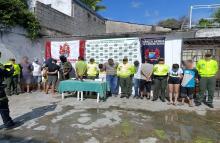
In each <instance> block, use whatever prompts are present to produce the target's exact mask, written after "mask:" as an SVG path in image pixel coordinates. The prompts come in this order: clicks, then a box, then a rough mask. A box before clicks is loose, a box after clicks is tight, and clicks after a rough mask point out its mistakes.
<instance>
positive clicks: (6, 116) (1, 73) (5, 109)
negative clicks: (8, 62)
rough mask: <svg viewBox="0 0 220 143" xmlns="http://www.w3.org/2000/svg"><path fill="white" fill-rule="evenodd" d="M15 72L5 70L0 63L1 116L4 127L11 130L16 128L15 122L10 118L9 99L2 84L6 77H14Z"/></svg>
mask: <svg viewBox="0 0 220 143" xmlns="http://www.w3.org/2000/svg"><path fill="white" fill-rule="evenodd" d="M12 74H13V71H8V70H6V69H5V68H4V65H2V64H1V63H0V114H1V117H2V120H3V123H4V127H6V128H10V127H12V126H14V122H13V121H12V119H11V117H10V111H9V106H8V98H7V96H6V94H5V91H4V88H5V85H4V84H2V83H3V81H4V78H5V77H8V76H12Z"/></svg>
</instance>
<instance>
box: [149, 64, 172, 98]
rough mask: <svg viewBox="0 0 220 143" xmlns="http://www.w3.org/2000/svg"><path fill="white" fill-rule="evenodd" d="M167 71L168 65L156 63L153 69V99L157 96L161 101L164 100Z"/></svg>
mask: <svg viewBox="0 0 220 143" xmlns="http://www.w3.org/2000/svg"><path fill="white" fill-rule="evenodd" d="M168 72H169V66H167V65H165V64H156V65H155V66H154V69H153V75H154V97H153V101H155V100H157V99H158V97H160V99H161V100H162V101H165V92H166V88H167V76H168Z"/></svg>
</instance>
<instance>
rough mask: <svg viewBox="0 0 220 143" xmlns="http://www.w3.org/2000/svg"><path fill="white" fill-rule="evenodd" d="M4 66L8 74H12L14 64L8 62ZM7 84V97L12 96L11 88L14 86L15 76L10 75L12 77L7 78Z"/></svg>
mask: <svg viewBox="0 0 220 143" xmlns="http://www.w3.org/2000/svg"><path fill="white" fill-rule="evenodd" d="M4 66H5V67H6V68H5V69H6V70H7V71H8V72H10V71H11V67H13V64H12V62H11V61H8V62H7V63H6V64H5V65H4ZM5 84H6V89H5V92H6V95H7V96H11V87H12V85H13V75H10V76H8V77H6V78H5Z"/></svg>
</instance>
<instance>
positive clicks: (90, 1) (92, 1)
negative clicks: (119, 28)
mask: <svg viewBox="0 0 220 143" xmlns="http://www.w3.org/2000/svg"><path fill="white" fill-rule="evenodd" d="M81 1H82V2H83V3H84V4H86V5H87V6H88V7H90V8H91V9H93V10H95V11H100V10H105V9H106V7H105V6H102V5H99V4H98V3H100V2H102V0H81Z"/></svg>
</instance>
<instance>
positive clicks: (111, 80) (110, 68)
mask: <svg viewBox="0 0 220 143" xmlns="http://www.w3.org/2000/svg"><path fill="white" fill-rule="evenodd" d="M117 67H118V63H116V62H114V60H113V59H108V62H107V63H105V64H104V69H105V71H106V81H107V83H108V85H109V86H110V91H111V94H112V95H113V96H117V95H118V77H117Z"/></svg>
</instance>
